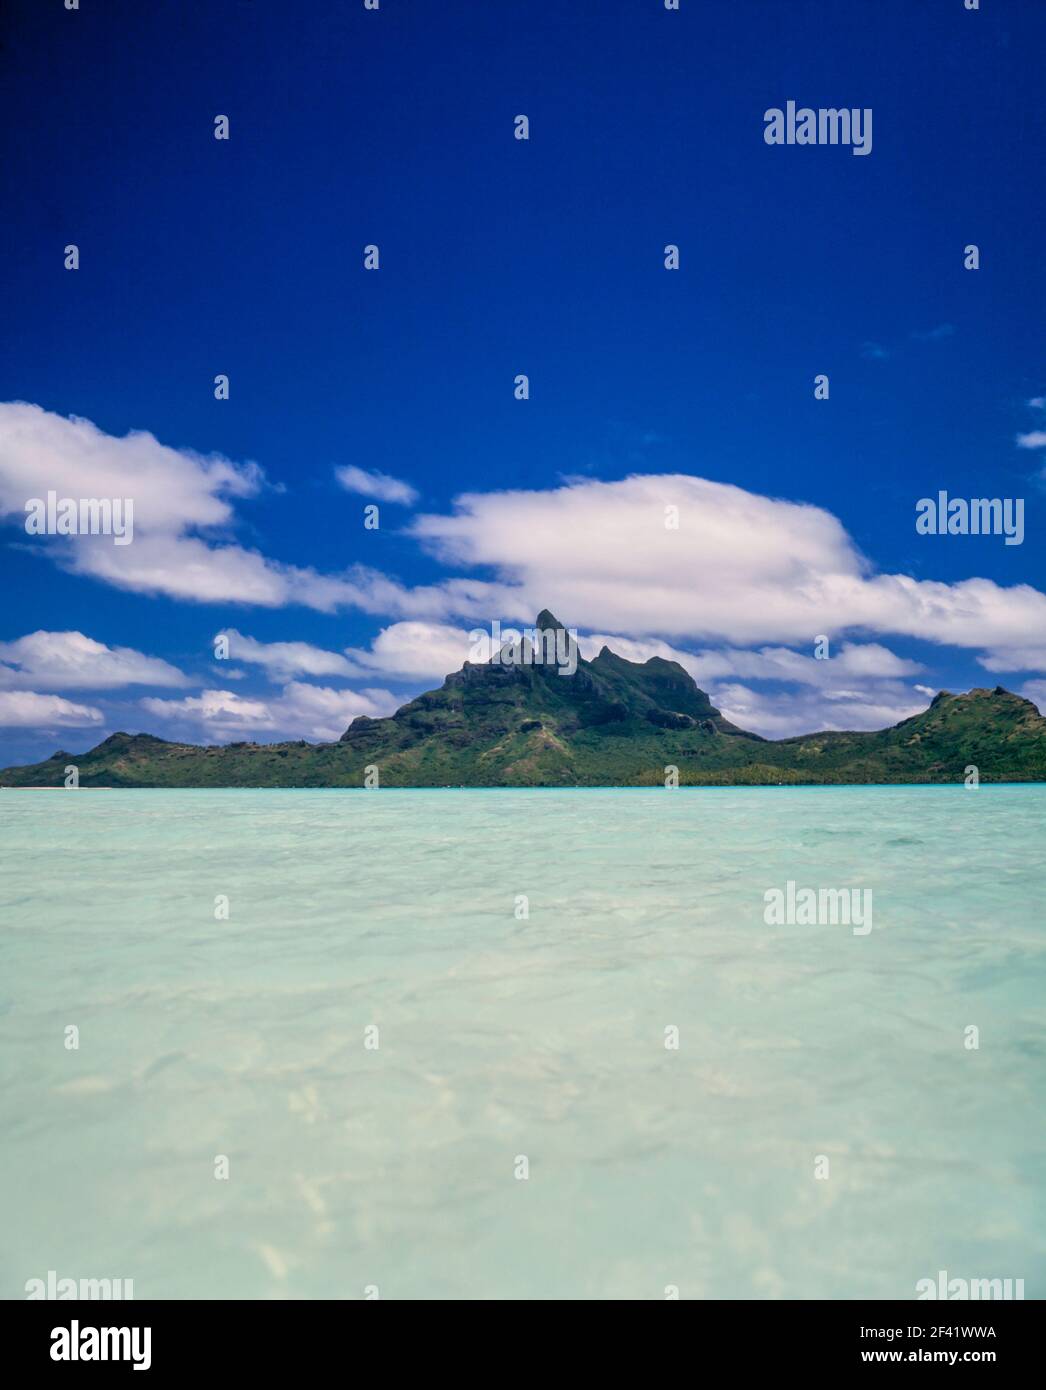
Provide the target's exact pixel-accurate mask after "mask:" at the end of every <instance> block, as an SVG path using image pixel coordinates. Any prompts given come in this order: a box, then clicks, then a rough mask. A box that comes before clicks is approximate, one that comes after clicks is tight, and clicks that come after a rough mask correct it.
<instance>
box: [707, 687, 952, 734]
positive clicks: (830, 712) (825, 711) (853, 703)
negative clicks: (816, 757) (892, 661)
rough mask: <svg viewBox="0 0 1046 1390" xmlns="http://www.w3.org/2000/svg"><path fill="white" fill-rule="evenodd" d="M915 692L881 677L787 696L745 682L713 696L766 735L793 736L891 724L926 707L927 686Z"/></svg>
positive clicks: (737, 719) (731, 715)
mask: <svg viewBox="0 0 1046 1390" xmlns="http://www.w3.org/2000/svg"><path fill="white" fill-rule="evenodd" d="M916 690H917V691H918V692H919V693H918V694H913V693H912V692H911V691H910V690H908V689H906V687H904V686H902V685H900V684H897V683H886V682H883V683H880V684H879V685H878V686H876V687H875V688H874V689H873V690H867V691H862V690H841V689H840V690H834V689H831V688H826V689H825V690H821V691H816V692H815V691H803V692H799V693H797V694H790V695H788V696H787V697H785V698H782V696H781V695H780V694H776V693H775V694H769V693H767V692H763V691H755V690H752V689H751V687H749V686H745V685H741V684H729V685H723V686H719V687H717V688H715V689H713V690H712V691H711V692H710V693H711V696H712V702H713V704H715V705H718V707H719V708H720V710H721V711H722V713H723V714H724V715H725V716H726V718H727V719H729V720H730V721H731V723H733V724H738V725H740V727H741V728H742V729H748V730H749V731H750V732H752V733H755V734H762V735H763V737H764V738H791V737H792V736H793V735H795V734H808V733H820V732H821V731H822V730H827V729H855V730H865V731H867V730H872V729H885V728H888V727H889V726H890V725H891V724H897V723H899V722H900V721H901V720H902V719H907V718H909V717H910V716H911V715H913V714H918V713H919V712H920V710H924V709H925V708H926V706H927V703H928V700H927V699H926V698H925V694H924V691H925V687H916Z"/></svg>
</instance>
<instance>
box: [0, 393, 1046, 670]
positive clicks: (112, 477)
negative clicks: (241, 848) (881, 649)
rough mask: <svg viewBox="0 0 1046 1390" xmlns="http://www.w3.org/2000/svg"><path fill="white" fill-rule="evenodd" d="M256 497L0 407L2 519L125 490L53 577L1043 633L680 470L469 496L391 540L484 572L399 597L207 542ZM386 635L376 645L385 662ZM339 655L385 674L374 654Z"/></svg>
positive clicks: (56, 422) (920, 633)
mask: <svg viewBox="0 0 1046 1390" xmlns="http://www.w3.org/2000/svg"><path fill="white" fill-rule="evenodd" d="M1044 439H1046V435H1044ZM361 471H362V470H361ZM393 481H395V480H393ZM262 485H263V480H262V475H261V472H260V470H259V469H258V468H257V467H256V466H255V465H253V464H235V463H232V462H230V461H229V460H228V459H224V458H221V457H218V456H213V455H212V456H207V457H205V456H202V455H199V454H196V453H194V452H192V451H190V450H176V449H171V448H168V447H167V446H165V445H162V444H160V443H159V442H158V441H157V440H156V439H155V438H154V437H153V436H152V435H150V434H147V433H136V434H130V435H128V436H126V437H125V438H123V439H118V438H115V437H113V436H110V435H106V434H104V433H103V432H102V431H101V430H99V429H97V427H96V426H94V425H92V424H91V423H90V422H89V421H86V420H77V419H72V420H67V419H64V418H62V417H60V416H58V415H55V414H52V413H50V412H48V411H44V410H41V409H40V408H39V407H37V406H32V405H25V404H18V403H15V404H7V405H0V511H5V512H7V513H8V514H10V515H12V516H24V504H25V501H26V499H27V498H28V497H30V496H35V495H40V493H41V492H44V491H47V490H48V489H50V488H54V489H55V490H56V491H58V492H59V493H64V494H68V495H70V496H83V495H90V496H96V497H106V496H128V495H130V496H133V497H134V499H135V534H134V541H133V544H131V545H127V546H114V545H113V544H112V542H111V540H110V539H109V538H107V537H104V536H83V537H77V538H68V539H66V538H61V537H54V538H51V537H48V538H41V541H42V543H43V544H44V545H46V546H47V547H48V548H50V549H52V551H53V553H54V554H55V555H56V557H57V558H59V559H60V561H61V562H62V563H63V564H65V565H66V566H67V567H68V568H71V569H73V570H74V571H76V572H79V573H84V574H89V575H91V576H93V577H95V578H98V579H103V580H105V581H107V582H109V583H111V584H114V585H116V586H118V587H121V588H125V589H132V590H135V591H137V592H142V593H154V594H166V595H168V596H170V597H173V598H176V599H182V600H186V601H201V602H209V603H222V604H226V605H227V604H229V603H231V602H236V603H244V604H257V605H260V606H265V607H282V606H286V605H290V604H301V605H304V606H307V607H311V608H314V609H318V610H320V611H324V612H334V611H336V610H338V609H339V608H343V607H355V608H358V609H361V610H363V611H364V612H367V613H371V614H374V615H376V616H381V617H387V618H394V619H397V620H402V621H424V622H429V623H432V624H437V625H447V624H448V623H449V622H450V621H451V620H453V619H458V620H461V619H465V620H471V621H472V622H473V623H474V624H475V625H484V626H486V625H487V624H489V622H490V621H491V620H492V619H493V618H495V617H499V618H501V619H502V620H503V621H509V622H515V623H517V624H520V623H522V624H526V623H529V622H532V621H533V619H534V616H535V614H536V613H537V612H538V610H539V609H540V608H542V607H546V606H549V607H551V608H552V609H553V611H555V612H557V613H558V614H559V616H560V618H561V619H562V620H563V621H565V622H567V623H568V624H570V625H571V626H576V627H578V628H582V629H585V630H588V631H593V630H594V631H597V632H599V631H602V632H614V631H617V632H627V633H629V634H630V635H631V637H632V638H633V639H634V640H647V639H661V640H665V641H670V642H672V641H686V642H688V643H695V642H698V643H725V644H727V645H728V646H729V647H731V648H735V649H736V648H745V647H748V646H756V645H760V644H766V643H773V644H784V645H794V646H798V647H800V648H806V647H808V646H809V644H810V643H811V642H812V641H813V639H814V637H815V636H816V635H817V634H819V633H827V634H828V635H829V636H830V637H831V639H832V641H833V643H837V644H838V643H842V642H843V640H844V639H845V638H847V637H855V636H878V635H885V634H895V635H898V636H906V637H913V638H920V639H923V640H925V641H929V642H935V643H942V644H951V645H955V646H958V647H965V648H980V649H982V650H984V651H988V652H990V653H993V654H996V655H998V654H1000V653H1005V652H1007V651H1009V650H1011V649H1017V648H1022V647H1025V646H1027V645H1028V639H1027V633H1028V632H1029V631H1031V632H1035V631H1043V630H1046V596H1044V595H1043V594H1042V593H1040V592H1038V591H1037V590H1035V589H1033V588H1031V587H1030V586H1029V585H1016V586H1013V587H1010V588H1003V587H1001V586H1000V585H998V584H996V583H994V582H993V581H991V580H988V579H978V578H973V579H967V580H963V581H960V582H957V583H941V582H936V581H933V580H916V579H913V578H911V577H909V576H908V575H904V574H879V573H876V572H875V570H874V568H873V566H872V565H871V563H870V562H869V561H868V560H867V559H865V557H863V556H862V555H861V554H860V552H859V551H858V549H857V547H856V546H855V544H854V542H853V540H852V539H851V538H850V536H849V535H848V534H847V533H846V531H845V529H844V528H843V526H842V525H841V524H840V522H839V521H838V519H837V518H836V517H834V516H832V515H831V514H830V513H829V512H827V511H825V510H823V509H822V508H820V507H815V506H809V505H806V504H803V503H796V502H790V501H784V500H780V499H776V498H770V497H763V496H759V495H757V494H754V493H750V492H746V491H744V490H743V489H741V488H738V487H732V486H730V485H728V484H724V483H714V482H710V481H708V480H706V479H702V478H698V477H693V476H690V475H688V474H676V475H658V476H644V477H631V478H626V479H624V480H623V481H620V482H615V483H601V482H595V481H592V480H575V481H573V482H571V483H570V484H569V485H566V486H563V487H560V488H556V489H550V490H546V491H534V492H491V493H485V494H476V493H473V494H467V495H465V496H463V497H461V498H459V499H458V500H457V502H456V504H455V508H454V510H453V512H452V513H451V514H450V515H426V516H422V517H419V518H417V519H416V520H415V522H414V524H413V525H412V526H411V527H410V528H409V532H408V533H409V534H413V535H414V536H415V537H416V538H417V539H418V540H419V541H420V542H421V543H422V544H423V546H424V547H425V548H426V549H428V550H429V551H431V552H432V553H434V554H435V555H437V556H438V557H439V558H440V559H441V560H442V561H443V562H444V563H445V564H446V565H448V566H454V567H459V566H460V567H463V568H483V569H485V570H488V571H489V572H491V573H492V575H493V578H492V579H483V580H477V579H469V578H467V577H463V576H461V575H460V574H458V575H451V576H450V577H448V578H446V579H443V580H441V581H438V582H436V583H434V584H429V585H422V586H418V587H416V588H411V587H409V586H406V585H403V584H401V583H399V582H398V581H397V580H396V579H394V578H391V577H389V576H387V575H384V574H381V573H379V572H377V571H374V570H372V569H368V568H366V567H363V566H354V567H352V568H350V569H348V570H346V571H345V572H344V573H341V574H337V575H324V574H320V573H318V572H317V571H315V570H314V569H311V568H307V567H299V566H294V565H289V564H285V563H282V562H278V561H275V560H272V559H269V558H267V557H266V556H264V555H261V554H259V553H257V552H256V551H251V550H247V549H244V548H243V547H241V546H239V545H237V544H235V543H231V542H229V541H227V540H225V539H221V540H219V539H217V538H216V537H215V535H214V530H215V528H222V527H226V528H227V527H229V526H231V525H232V523H233V521H234V520H235V518H234V515H233V507H232V501H233V500H234V499H240V498H244V497H248V496H250V495H252V494H254V493H256V492H257V491H258V490H259V489H260V487H261V486H262ZM915 500H916V499H914V498H913V500H912V544H913V546H914V545H917V544H918V539H917V537H916V536H915V530H914V520H915V513H914V506H915ZM666 507H676V508H678V514H679V527H678V529H677V530H669V529H666V526H665V509H666ZM197 532H203V534H197ZM395 626H396V625H395V624H393V628H391V629H389V631H393V630H394V628H395ZM397 640H398V639H397V636H396V634H395V633H394V632H393V636H392V637H390V638H389V639H388V641H389V644H390V652H389V654H388V656H389V659H390V660H391V659H392V658H393V653H392V651H391V647H392V646H394V645H395V644H396V641H397ZM379 641H380V639H379ZM409 646H410V644H409V643H408V644H407V647H408V648H409ZM353 659H354V660H355V661H356V662H357V664H358V665H360V666H361V668H363V669H384V668H382V667H381V666H380V664H379V663H380V660H381V659H382V658H381V653H380V651H379V650H378V649H377V645H376V647H375V650H374V651H373V652H371V653H370V654H369V657H368V656H367V655H366V654H364V655H361V654H360V653H356V654H354V656H353ZM395 659H396V660H399V661H401V662H402V660H403V658H402V656H396V658H395ZM709 660H710V658H709ZM339 669H340V668H339ZM403 669H404V670H405V672H406V673H408V674H410V673H412V672H415V671H418V670H419V669H420V668H419V667H418V666H416V665H415V666H411V665H406V666H404V667H403ZM335 673H336V672H334V671H332V674H335ZM434 674H435V673H434Z"/></svg>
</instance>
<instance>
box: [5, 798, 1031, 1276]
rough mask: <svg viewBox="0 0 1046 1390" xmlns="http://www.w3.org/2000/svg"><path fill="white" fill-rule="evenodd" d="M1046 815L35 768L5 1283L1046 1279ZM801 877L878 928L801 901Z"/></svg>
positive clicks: (18, 930) (11, 1028) (18, 928)
mask: <svg viewBox="0 0 1046 1390" xmlns="http://www.w3.org/2000/svg"><path fill="white" fill-rule="evenodd" d="M1044 821H1046V787H1041V786H1019V787H1018V786H1014V787H990V786H982V787H980V788H978V789H977V790H967V789H964V788H959V787H956V788H901V787H893V788H891V787H870V788H841V787H833V788H824V789H821V788H806V789H789V788H772V789H736V790H734V789H709V790H671V791H665V790H598V791H570V790H567V791H518V792H517V791H464V790H462V791H458V790H447V791H417V792H410V791H385V790H383V791H362V790H361V791H98V792H82V793H78V794H62V793H54V792H34V791H25V792H2V793H0V854H2V868H3V873H2V879H0V905H2V912H0V1079H2V1099H0V1123H2V1145H3V1147H2V1158H0V1296H3V1297H7V1298H23V1297H25V1283H26V1281H27V1280H28V1279H31V1278H45V1279H46V1277H47V1272H48V1271H49V1270H55V1271H56V1272H57V1274H58V1277H70V1278H113V1279H115V1278H122V1279H133V1281H134V1292H135V1297H136V1298H139V1299H142V1298H149V1297H174V1298H226V1297H247V1298H310V1297H311V1298H324V1297H327V1298H363V1297H364V1296H365V1291H366V1290H368V1289H371V1290H372V1291H373V1289H374V1288H375V1287H376V1288H377V1289H378V1290H379V1291H380V1296H381V1297H382V1298H427V1297H438V1298H566V1299H571V1298H614V1299H621V1298H624V1299H632V1298H637V1299H646V1298H653V1299H663V1298H664V1297H665V1296H666V1289H669V1290H671V1289H672V1288H677V1289H678V1290H679V1296H680V1297H681V1298H726V1297H741V1298H755V1299H763V1298H809V1297H819V1298H840V1299H856V1298H914V1297H915V1293H916V1283H917V1281H918V1280H919V1279H922V1278H934V1279H936V1276H937V1272H938V1271H939V1270H942V1269H943V1270H947V1271H948V1274H949V1276H950V1277H962V1278H988V1277H998V1278H1015V1279H1016V1278H1023V1279H1024V1280H1025V1288H1026V1296H1027V1297H1028V1298H1032V1297H1041V1296H1042V1294H1043V1292H1044V1285H1046V1215H1044V1212H1046V1203H1044V1188H1046V1138H1044V1131H1043V1113H1044V1098H1046V919H1044V912H1043V900H1044V893H1046V874H1044V870H1043V852H1042V851H1043V844H1042V841H1043V827H1044ZM789 880H791V881H792V882H794V883H795V884H796V885H798V886H799V887H803V886H810V887H815V888H816V887H822V886H828V887H833V888H843V887H853V888H859V889H871V890H872V893H873V903H874V926H873V929H872V930H871V931H870V932H869V933H868V934H867V935H864V936H858V935H855V934H854V933H853V932H852V930H850V929H849V928H848V927H846V926H844V925H835V926H832V925H821V926H817V925H811V926H798V925H796V926H768V925H767V924H766V923H765V921H764V893H765V892H766V891H767V890H768V889H772V888H780V889H782V890H783V889H784V888H785V885H786V884H787V882H788V881H789ZM520 895H525V896H526V898H527V899H528V900H529V915H523V911H522V907H521V906H520V905H519V903H518V899H519V896H520ZM222 897H224V898H227V899H228V902H229V911H228V917H227V919H223V918H222V917H221V916H220V915H219V917H218V918H216V915H215V914H216V911H217V912H218V913H219V914H220V913H221V910H222V909H221V898H222ZM216 900H217V901H218V907H217V908H216ZM971 1025H972V1026H973V1027H975V1028H976V1029H978V1030H979V1035H978V1040H979V1046H978V1047H977V1048H975V1049H974V1048H971V1047H968V1046H967V1045H966V1040H967V1038H968V1037H972V1036H973V1035H972V1034H968V1033H967V1030H968V1029H969V1028H970V1026H971ZM69 1027H75V1028H76V1029H78V1030H79V1047H78V1048H76V1049H72V1048H68V1047H67V1046H66V1045H65V1044H66V1036H67V1034H66V1029H67V1028H69ZM375 1027H376V1028H377V1034H376V1035H375V1034H374V1032H373V1031H371V1032H369V1033H368V1031H367V1030H368V1029H370V1030H373V1028H375ZM672 1029H678V1041H679V1045H678V1048H671V1047H668V1048H666V1046H665V1042H666V1036H667V1037H668V1039H669V1040H670V1041H671V1039H672V1038H673V1037H674V1034H672V1033H671V1032H669V1033H668V1034H667V1035H666V1030H672ZM69 1036H71V1035H69ZM375 1036H376V1038H377V1041H378V1044H379V1045H378V1046H377V1047H376V1048H375V1047H373V1046H371V1047H367V1046H365V1042H366V1040H367V1039H370V1041H371V1042H372V1043H373V1041H374V1039H375ZM219 1156H224V1157H225V1158H226V1159H227V1161H228V1178H227V1179H220V1178H216V1177H215V1170H216V1162H217V1163H218V1165H219V1168H220V1167H221V1163H220V1158H219ZM521 1156H525V1157H526V1160H527V1165H528V1168H529V1176H528V1177H527V1178H526V1179H525V1180H521V1179H520V1178H518V1177H517V1176H516V1174H517V1173H518V1172H521V1171H522V1168H523V1165H522V1163H521V1161H520V1158H521ZM824 1159H827V1160H828V1163H827V1171H828V1174H829V1176H828V1177H827V1178H818V1177H817V1176H815V1173H816V1171H817V1170H818V1165H819V1166H820V1170H821V1171H824V1168H825V1165H824V1162H823V1161H824Z"/></svg>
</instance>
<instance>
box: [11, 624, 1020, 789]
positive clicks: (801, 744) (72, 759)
mask: <svg viewBox="0 0 1046 1390" xmlns="http://www.w3.org/2000/svg"><path fill="white" fill-rule="evenodd" d="M534 631H535V634H536V635H537V637H538V639H539V643H538V650H537V656H538V658H539V659H537V660H534V659H533V657H534V655H535V653H534V650H533V648H530V647H529V644H526V643H524V642H521V643H519V644H516V645H515V646H514V647H505V648H503V649H502V651H501V652H500V653H498V654H497V655H496V656H495V657H494V658H492V659H491V660H490V661H487V662H482V663H474V662H469V661H466V662H465V663H464V664H463V665H462V667H461V668H460V669H459V670H458V671H453V672H451V673H449V674H448V675H447V676H446V678H445V679H444V681H443V684H442V685H441V686H439V687H438V688H437V689H434V690H429V691H425V692H423V693H422V694H420V695H418V696H416V697H415V698H414V699H412V700H408V701H407V702H406V703H405V704H404V705H402V706H401V707H400V708H399V709H398V710H396V712H395V713H394V714H392V715H389V716H387V717H384V718H380V719H375V718H370V717H368V716H365V715H360V716H358V717H357V718H356V719H354V720H353V721H352V723H351V724H350V725H349V727H348V728H347V729H346V730H345V732H344V733H343V734H342V736H341V738H340V739H339V740H338V741H337V742H334V743H316V744H314V743H308V742H306V741H305V740H296V741H291V742H284V743H272V744H260V743H254V742H247V741H243V742H238V743H231V744H218V745H200V744H184V743H178V742H173V741H170V740H167V739H162V738H159V737H158V736H156V735H154V734H131V733H124V732H120V733H114V734H110V735H109V736H108V738H106V739H104V740H103V741H102V742H101V743H100V744H98V745H97V746H96V747H95V748H93V749H91V750H89V751H88V752H87V753H84V754H81V755H75V754H70V753H67V752H65V751H64V750H59V751H58V752H56V753H54V754H53V755H52V756H51V757H50V758H48V759H45V760H44V761H42V762H39V763H34V764H29V765H26V766H24V767H10V768H6V769H4V770H3V771H0V786H6V787H18V786H62V785H64V780H65V767H66V766H68V765H70V764H75V766H76V767H77V769H78V775H79V783H80V785H81V786H85V787H87V786H110V787H117V786H122V787H205V786H212V787H218V786H228V787H235V786H240V787H281V786H283V787H288V786H300V787H309V786H313V787H336V786H357V787H359V786H363V785H365V784H368V785H375V779H376V784H377V785H380V786H389V787H396V786H399V787H411V786H416V787H433V786H477V787H484V786H485V787H497V786H505V787H520V786H564V787H566V786H655V785H658V786H660V785H664V784H665V783H666V780H671V779H672V777H673V776H677V777H678V782H679V784H680V785H715V786H722V785H777V784H807V785H819V784H834V783H869V782H886V783H948V782H953V783H962V782H963V780H964V778H965V777H966V775H967V769H968V768H969V767H970V766H975V767H976V768H977V769H978V775H979V777H980V779H981V780H985V781H1018V782H1019V781H1046V719H1044V718H1043V717H1042V716H1041V715H1040V714H1039V712H1038V710H1037V709H1036V707H1035V706H1034V704H1032V702H1031V701H1030V700H1025V699H1023V698H1022V697H1020V696H1018V695H1014V694H1013V693H1012V692H1010V691H1007V690H1004V689H1003V687H1001V686H996V687H995V688H994V689H992V690H988V689H987V688H976V689H974V690H970V691H967V692H964V693H959V694H953V693H952V692H950V691H940V692H939V693H938V694H937V695H936V696H934V698H933V700H932V701H931V703H930V704H929V706H928V707H927V708H926V709H925V710H923V711H921V712H920V713H918V714H915V715H912V716H910V717H909V718H907V719H904V720H902V721H901V722H900V723H899V724H895V725H892V726H890V727H889V728H886V729H880V730H875V731H871V732H863V731H857V730H852V731H848V730H825V731H822V732H819V733H810V734H798V735H793V736H791V737H790V738H785V739H777V740H771V739H766V738H763V737H762V736H761V735H759V734H755V733H750V732H748V731H747V730H744V729H741V728H739V727H738V726H737V725H735V724H732V723H731V722H730V721H729V720H728V719H726V718H725V717H724V716H723V714H722V712H721V711H720V710H719V709H717V708H716V706H715V705H713V704H712V702H711V699H710V698H709V696H708V695H707V693H706V692H705V691H703V690H701V689H700V688H699V687H698V685H697V683H696V682H695V681H694V679H693V677H692V676H691V675H690V674H689V672H687V671H686V670H685V669H684V668H683V667H682V666H681V665H679V663H678V662H675V661H671V660H668V659H666V658H664V657H658V656H655V657H650V658H648V659H647V660H646V661H645V662H633V661H628V660H627V659H626V658H625V657H622V656H619V655H618V654H617V653H615V652H613V651H612V650H611V649H610V647H609V646H603V647H602V648H601V649H600V651H599V653H598V654H597V655H596V656H595V657H593V658H592V659H591V660H586V659H585V658H583V657H582V656H581V655H580V653H579V652H578V651H577V647H576V644H575V643H574V642H573V639H572V638H570V636H569V630H568V629H566V628H565V627H564V626H563V624H561V623H560V622H559V621H558V619H556V618H555V617H554V615H553V614H552V613H551V612H550V611H549V610H548V609H544V610H543V611H542V612H541V614H539V616H538V620H537V624H536V627H535V630H534ZM552 639H554V640H552ZM564 639H565V640H564ZM541 642H545V643H546V645H545V646H544V648H542V647H541ZM528 650H529V653H530V655H529V658H528ZM542 652H544V654H546V655H547V654H548V653H549V652H552V653H553V654H554V657H555V658H556V659H554V660H552V661H544V660H542V659H540V658H541V655H542ZM570 667H574V669H573V670H572V671H571V673H570V674H565V673H564V672H565V671H566V670H568V669H569V668H570ZM673 768H675V769H676V770H677V771H676V773H675V774H673V773H672V771H671V770H672V769H673ZM375 769H376V773H375Z"/></svg>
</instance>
